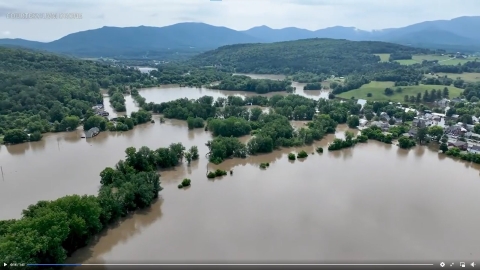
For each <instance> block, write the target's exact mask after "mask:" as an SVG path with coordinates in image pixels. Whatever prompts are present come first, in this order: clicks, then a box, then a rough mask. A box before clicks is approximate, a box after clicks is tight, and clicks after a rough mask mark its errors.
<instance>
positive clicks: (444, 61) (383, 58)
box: [375, 53, 475, 65]
mask: <svg viewBox="0 0 480 270" xmlns="http://www.w3.org/2000/svg"><path fill="white" fill-rule="evenodd" d="M375 55H378V56H380V62H388V59H389V58H390V54H388V53H379V54H375ZM423 60H427V61H434V60H438V63H439V64H440V65H458V64H459V63H460V64H463V63H466V62H468V61H474V60H475V58H466V59H457V58H452V57H450V56H449V55H433V54H421V55H414V56H413V57H412V59H408V60H395V61H396V62H398V63H400V64H401V65H413V64H420V63H422V61H423Z"/></svg>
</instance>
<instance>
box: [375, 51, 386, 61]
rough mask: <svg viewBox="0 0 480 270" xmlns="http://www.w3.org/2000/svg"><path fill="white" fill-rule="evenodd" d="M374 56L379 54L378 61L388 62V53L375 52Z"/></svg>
mask: <svg viewBox="0 0 480 270" xmlns="http://www.w3.org/2000/svg"><path fill="white" fill-rule="evenodd" d="M375 55H376V56H380V62H388V59H390V54H389V53H375Z"/></svg>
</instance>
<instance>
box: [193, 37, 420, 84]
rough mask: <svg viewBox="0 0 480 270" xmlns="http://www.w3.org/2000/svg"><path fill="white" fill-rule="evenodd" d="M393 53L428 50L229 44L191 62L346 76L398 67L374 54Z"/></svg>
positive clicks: (358, 44) (333, 42) (348, 44)
mask: <svg viewBox="0 0 480 270" xmlns="http://www.w3.org/2000/svg"><path fill="white" fill-rule="evenodd" d="M394 52H395V53H407V54H418V53H428V50H426V49H416V48H412V47H408V46H403V45H398V44H393V43H386V42H379V41H349V40H344V39H325V38H315V39H302V40H296V41H283V42H275V43H256V44H237V45H228V46H223V47H220V48H218V49H215V50H211V51H208V52H205V53H202V54H200V55H197V56H194V57H193V58H192V59H191V60H190V63H191V64H193V65H197V66H218V67H222V68H224V69H228V70H230V71H235V72H240V73H260V74H272V73H273V74H292V73H295V72H313V73H316V74H335V75H337V76H343V75H346V74H352V73H369V72H372V71H373V70H377V71H379V70H384V69H391V68H395V67H398V66H400V65H399V64H398V63H379V61H380V57H378V56H376V55H374V54H381V53H394Z"/></svg>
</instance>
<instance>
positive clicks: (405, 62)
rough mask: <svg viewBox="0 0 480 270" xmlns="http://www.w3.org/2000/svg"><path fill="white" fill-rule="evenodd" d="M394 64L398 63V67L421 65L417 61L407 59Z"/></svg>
mask: <svg viewBox="0 0 480 270" xmlns="http://www.w3.org/2000/svg"><path fill="white" fill-rule="evenodd" d="M395 62H398V63H400V65H407V66H409V65H413V64H419V63H421V62H418V61H417V60H413V59H408V60H395Z"/></svg>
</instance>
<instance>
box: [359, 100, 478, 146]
mask: <svg viewBox="0 0 480 270" xmlns="http://www.w3.org/2000/svg"><path fill="white" fill-rule="evenodd" d="M465 101H466V100H463V99H459V98H455V99H452V100H448V99H442V100H440V101H437V102H436V103H437V104H436V105H437V106H439V107H440V108H442V109H444V112H445V113H435V112H432V111H430V110H426V111H423V112H420V111H418V110H416V109H413V108H410V107H408V108H404V107H402V105H401V104H400V103H398V104H397V105H398V106H397V108H401V109H405V112H409V111H413V112H415V113H416V114H417V116H416V117H414V119H413V121H412V122H411V127H410V130H409V131H408V132H407V133H405V134H403V136H406V137H409V138H415V137H416V136H417V132H418V129H419V128H429V127H432V126H439V127H441V128H442V129H443V130H444V136H447V138H448V141H447V145H448V147H449V148H453V147H455V148H458V149H460V150H461V151H466V152H470V153H474V154H478V153H480V135H479V134H477V133H474V127H475V124H478V123H480V119H479V118H478V117H476V116H472V123H473V124H466V123H462V122H457V121H458V118H459V115H457V114H453V115H451V116H450V117H448V116H447V114H446V113H447V111H448V110H449V109H450V107H449V105H450V104H454V103H455V102H465ZM357 103H358V104H360V105H362V107H363V105H365V104H366V100H358V102H357ZM390 104H393V103H392V102H390ZM374 119H375V118H374ZM374 119H372V120H371V121H368V120H367V119H364V118H363V119H360V125H359V127H358V128H359V129H360V130H362V129H364V128H366V127H371V126H377V127H379V128H381V129H382V130H383V132H384V134H389V132H388V130H389V129H390V128H392V127H394V126H397V125H401V124H403V121H402V119H396V118H395V117H393V116H392V117H390V116H389V115H388V114H387V113H386V112H381V113H380V114H379V115H378V117H376V119H375V120H374ZM427 137H428V135H427ZM429 139H432V138H429Z"/></svg>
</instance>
